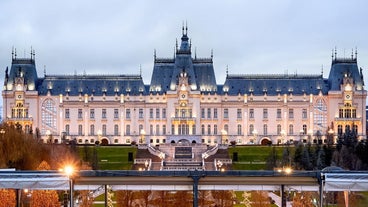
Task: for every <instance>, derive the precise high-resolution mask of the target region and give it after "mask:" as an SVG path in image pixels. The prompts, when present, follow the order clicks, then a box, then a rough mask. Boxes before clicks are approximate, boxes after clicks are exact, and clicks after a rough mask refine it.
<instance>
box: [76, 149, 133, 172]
mask: <svg viewBox="0 0 368 207" xmlns="http://www.w3.org/2000/svg"><path fill="white" fill-rule="evenodd" d="M94 149H96V151H97V160H98V168H99V169H100V170H130V169H131V167H132V165H133V160H131V161H129V153H131V154H132V156H133V157H132V158H133V159H134V158H135V155H136V153H137V148H136V147H131V146H113V147H112V146H98V147H95V146H88V147H84V146H83V147H82V146H81V147H79V148H78V151H79V155H80V156H81V158H84V157H85V156H86V154H89V155H88V156H89V157H91V156H92V155H93V150H94Z"/></svg>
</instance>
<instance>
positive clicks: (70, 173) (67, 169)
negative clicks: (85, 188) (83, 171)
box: [64, 165, 74, 207]
mask: <svg viewBox="0 0 368 207" xmlns="http://www.w3.org/2000/svg"><path fill="white" fill-rule="evenodd" d="M64 172H65V174H66V175H67V176H68V179H69V194H70V196H69V201H70V207H73V178H72V176H73V173H74V168H73V166H71V165H67V166H65V168H64Z"/></svg>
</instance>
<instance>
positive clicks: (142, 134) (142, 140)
mask: <svg viewBox="0 0 368 207" xmlns="http://www.w3.org/2000/svg"><path fill="white" fill-rule="evenodd" d="M139 133H140V135H141V139H140V140H139V144H145V143H146V140H145V137H144V136H145V135H146V132H145V131H144V129H141V131H140V132H139Z"/></svg>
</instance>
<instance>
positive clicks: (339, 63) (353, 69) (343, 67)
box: [328, 58, 364, 91]
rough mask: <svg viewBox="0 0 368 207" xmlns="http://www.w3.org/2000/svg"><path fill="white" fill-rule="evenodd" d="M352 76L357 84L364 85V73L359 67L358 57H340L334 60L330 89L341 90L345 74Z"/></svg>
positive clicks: (329, 81) (329, 78) (329, 79)
mask: <svg viewBox="0 0 368 207" xmlns="http://www.w3.org/2000/svg"><path fill="white" fill-rule="evenodd" d="M345 75H347V76H350V77H352V78H353V80H354V84H355V85H360V86H363V85H364V83H363V74H362V72H361V71H360V72H359V69H358V64H357V59H356V58H348V59H347V58H339V59H334V60H333V61H332V65H331V70H330V75H329V77H328V83H329V86H330V90H333V91H339V90H340V86H341V84H342V82H343V78H344V76H345Z"/></svg>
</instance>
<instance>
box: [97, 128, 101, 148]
mask: <svg viewBox="0 0 368 207" xmlns="http://www.w3.org/2000/svg"><path fill="white" fill-rule="evenodd" d="M101 136H102V131H101V129H99V130H98V131H97V142H96V143H97V145H99V144H100V143H101Z"/></svg>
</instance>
